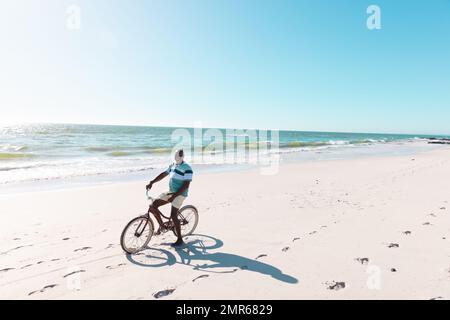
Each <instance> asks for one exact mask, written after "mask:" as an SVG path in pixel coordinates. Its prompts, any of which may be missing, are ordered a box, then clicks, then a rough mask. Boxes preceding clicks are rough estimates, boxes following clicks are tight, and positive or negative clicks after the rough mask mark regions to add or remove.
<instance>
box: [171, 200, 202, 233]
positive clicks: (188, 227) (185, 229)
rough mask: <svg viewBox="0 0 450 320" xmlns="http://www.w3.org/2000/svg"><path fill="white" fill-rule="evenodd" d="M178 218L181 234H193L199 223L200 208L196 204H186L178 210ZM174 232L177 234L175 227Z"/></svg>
mask: <svg viewBox="0 0 450 320" xmlns="http://www.w3.org/2000/svg"><path fill="white" fill-rule="evenodd" d="M178 220H179V221H180V227H181V236H182V237H186V236H189V235H191V234H192V233H193V232H194V231H195V228H197V225H198V210H197V208H196V207H194V206H190V205H189V206H184V207H182V208H181V209H180V211H178ZM173 233H174V234H175V235H177V232H176V230H175V228H174V229H173Z"/></svg>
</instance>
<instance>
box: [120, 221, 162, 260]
mask: <svg viewBox="0 0 450 320" xmlns="http://www.w3.org/2000/svg"><path fill="white" fill-rule="evenodd" d="M153 232H154V226H153V222H152V220H151V219H150V218H148V217H147V216H141V217H137V218H134V219H133V220H131V221H130V222H128V224H127V225H126V227H125V228H124V229H123V231H122V235H121V237H120V245H121V246H122V249H123V251H125V252H126V253H129V254H133V253H136V252H138V251H140V250H142V249H144V248H145V247H146V246H147V244H148V243H149V241H150V239H151V238H152V236H153Z"/></svg>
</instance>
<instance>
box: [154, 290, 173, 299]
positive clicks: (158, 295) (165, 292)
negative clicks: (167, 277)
mask: <svg viewBox="0 0 450 320" xmlns="http://www.w3.org/2000/svg"><path fill="white" fill-rule="evenodd" d="M174 291H175V289H167V290H162V291H158V292H157V293H154V294H153V297H154V298H155V299H159V298H162V297H165V296H168V295H169V294H172V293H173V292H174Z"/></svg>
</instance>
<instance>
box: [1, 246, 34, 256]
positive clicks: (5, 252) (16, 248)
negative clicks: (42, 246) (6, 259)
mask: <svg viewBox="0 0 450 320" xmlns="http://www.w3.org/2000/svg"><path fill="white" fill-rule="evenodd" d="M32 246H33V245H32V244H27V245H25V246H18V247H15V248H12V249H9V250H6V251H3V252H1V253H0V255H4V254H8V253H10V252H11V251H15V250H19V249H21V248H26V247H32Z"/></svg>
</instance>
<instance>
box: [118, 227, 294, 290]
mask: <svg viewBox="0 0 450 320" xmlns="http://www.w3.org/2000/svg"><path fill="white" fill-rule="evenodd" d="M185 240H186V246H184V247H182V248H180V249H175V251H176V253H177V254H178V256H179V257H180V262H177V258H176V256H175V255H174V254H173V253H172V252H171V251H168V250H165V249H160V248H155V247H149V248H147V249H146V250H143V251H142V252H140V253H138V254H136V255H127V259H128V261H130V262H131V263H134V264H136V265H139V266H142V267H151V268H157V267H163V266H171V265H174V264H175V263H180V264H183V265H186V266H191V267H193V269H194V270H202V271H204V272H212V273H234V272H236V271H238V270H246V271H252V272H257V273H260V274H264V275H268V276H271V277H272V278H274V279H276V280H279V281H282V282H286V283H291V284H294V283H297V282H298V280H297V279H296V278H294V277H292V276H290V275H287V274H284V273H283V272H282V271H281V270H280V269H278V268H276V267H274V266H272V265H270V264H267V263H264V262H261V261H258V260H255V259H250V258H246V257H243V256H240V255H236V254H233V253H226V252H213V253H211V252H208V251H209V250H214V249H218V248H221V247H222V246H223V242H222V241H221V240H220V239H217V238H214V237H212V236H207V235H202V234H196V235H191V236H189V237H186V238H185ZM211 243H212V244H211ZM161 245H162V246H164V245H169V244H168V243H162V244H161ZM194 262H198V263H200V262H205V263H203V264H202V265H199V264H197V263H196V264H194Z"/></svg>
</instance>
